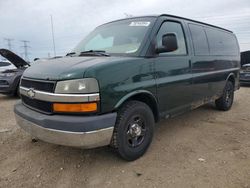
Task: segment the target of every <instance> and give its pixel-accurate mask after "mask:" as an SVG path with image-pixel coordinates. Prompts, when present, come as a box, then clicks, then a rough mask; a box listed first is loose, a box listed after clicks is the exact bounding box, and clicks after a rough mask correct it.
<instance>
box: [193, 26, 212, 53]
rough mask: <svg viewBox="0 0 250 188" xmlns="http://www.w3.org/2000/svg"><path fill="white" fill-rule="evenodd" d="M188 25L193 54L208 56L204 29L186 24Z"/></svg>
mask: <svg viewBox="0 0 250 188" xmlns="http://www.w3.org/2000/svg"><path fill="white" fill-rule="evenodd" d="M188 25H189V28H190V31H191V36H192V41H193V46H194V54H195V55H209V48H208V43H207V37H206V33H205V30H204V28H203V27H202V26H199V25H195V24H188Z"/></svg>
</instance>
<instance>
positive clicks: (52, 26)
mask: <svg viewBox="0 0 250 188" xmlns="http://www.w3.org/2000/svg"><path fill="white" fill-rule="evenodd" d="M50 21H51V32H52V39H53V48H54V56H55V57H56V45H55V36H54V25H53V17H52V15H50Z"/></svg>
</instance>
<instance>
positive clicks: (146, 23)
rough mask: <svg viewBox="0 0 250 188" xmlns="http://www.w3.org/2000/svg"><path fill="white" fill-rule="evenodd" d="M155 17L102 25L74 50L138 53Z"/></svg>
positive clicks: (78, 51) (77, 52) (79, 51)
mask: <svg viewBox="0 0 250 188" xmlns="http://www.w3.org/2000/svg"><path fill="white" fill-rule="evenodd" d="M154 20H155V18H153V17H145V18H137V19H126V20H120V21H115V22H111V23H108V24H104V25H101V26H99V27H97V28H96V29H95V30H94V31H92V32H91V33H90V34H89V35H88V36H87V37H86V38H85V39H83V40H82V41H81V42H80V43H79V44H78V45H77V46H76V47H75V48H74V49H73V51H72V52H74V53H76V54H80V53H81V52H84V51H105V52H106V53H108V54H134V55H135V54H136V53H137V52H138V50H139V49H140V47H141V44H142V42H143V39H144V37H145V36H146V34H147V32H148V30H149V28H151V26H152V25H153V22H154Z"/></svg>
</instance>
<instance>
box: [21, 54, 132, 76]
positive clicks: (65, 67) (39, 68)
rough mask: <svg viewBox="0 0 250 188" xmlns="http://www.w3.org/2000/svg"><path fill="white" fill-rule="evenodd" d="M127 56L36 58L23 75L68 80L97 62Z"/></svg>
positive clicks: (122, 58)
mask: <svg viewBox="0 0 250 188" xmlns="http://www.w3.org/2000/svg"><path fill="white" fill-rule="evenodd" d="M126 59H131V58H129V57H114V56H111V57H99V56H98V57H93V56H88V57H86V56H84V57H70V56H65V57H62V58H58V59H50V60H46V61H45V60H42V61H40V60H37V61H36V62H35V63H33V64H32V66H31V67H29V68H28V69H26V71H25V72H24V74H23V77H26V78H32V79H40V80H55V81H56V80H70V79H80V78H83V77H84V73H85V71H86V70H87V69H88V68H90V67H93V66H97V65H99V64H104V63H109V62H114V61H124V60H126Z"/></svg>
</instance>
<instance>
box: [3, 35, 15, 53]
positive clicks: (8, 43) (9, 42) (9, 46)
mask: <svg viewBox="0 0 250 188" xmlns="http://www.w3.org/2000/svg"><path fill="white" fill-rule="evenodd" d="M4 40H5V41H7V45H8V49H9V50H11V49H12V45H11V41H13V40H14V39H10V38H4Z"/></svg>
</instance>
